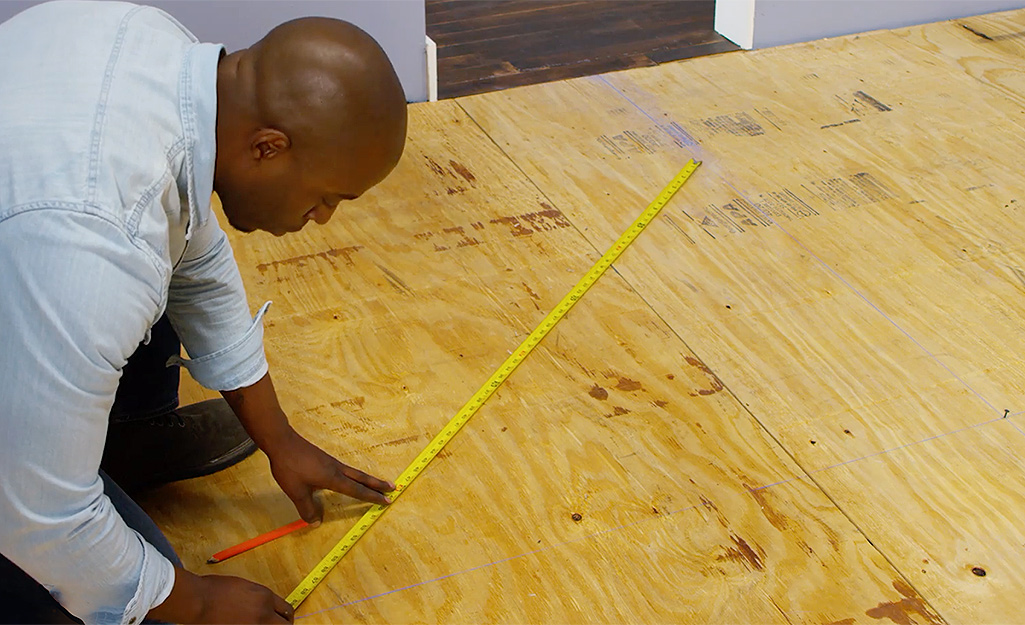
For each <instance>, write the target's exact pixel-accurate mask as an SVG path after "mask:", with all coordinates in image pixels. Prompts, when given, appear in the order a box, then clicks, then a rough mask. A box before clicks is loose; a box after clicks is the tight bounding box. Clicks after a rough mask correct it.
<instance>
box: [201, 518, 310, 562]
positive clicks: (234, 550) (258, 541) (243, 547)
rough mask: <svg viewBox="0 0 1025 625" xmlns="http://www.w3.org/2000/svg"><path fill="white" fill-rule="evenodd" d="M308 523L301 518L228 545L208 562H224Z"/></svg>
mask: <svg viewBox="0 0 1025 625" xmlns="http://www.w3.org/2000/svg"><path fill="white" fill-rule="evenodd" d="M308 525H309V523H307V522H306V521H303V520H302V519H299V520H298V521H292V522H291V523H289V524H288V525H283V526H281V527H279V528H278V529H276V530H271V531H269V532H267V533H266V534H260V535H259V536H257V537H256V538H250V539H249V540H247V541H245V542H243V543H239V544H237V545H235V546H234V547H228V548H227V549H225V550H224V551H218V552H217V553H215V554H214V555H212V556H210V559H209V560H207V561H206V563H207V564H217V563H218V562H224V561H225V560H227V559H228V558H230V557H232V556H237V555H238V554H240V553H242V552H244V551H249V550H250V549H252V548H253V547H259V546H260V545H263V544H266V543H269V542H270V541H272V540H274V539H275V538H281V537H282V536H284V535H285V534H291V533H292V532H294V531H295V530H299V529H302V528H304V527H306V526H308Z"/></svg>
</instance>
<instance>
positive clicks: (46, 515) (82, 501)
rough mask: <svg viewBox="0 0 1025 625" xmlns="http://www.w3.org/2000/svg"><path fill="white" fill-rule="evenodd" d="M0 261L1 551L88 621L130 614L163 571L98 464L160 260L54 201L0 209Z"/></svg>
mask: <svg viewBox="0 0 1025 625" xmlns="http://www.w3.org/2000/svg"><path fill="white" fill-rule="evenodd" d="M0 267H3V279H2V282H3V285H4V289H3V295H2V297H0V346H2V349H0V552H3V554H4V555H5V556H7V558H8V559H10V560H11V561H12V562H14V563H15V564H17V565H18V566H19V567H21V568H22V569H23V570H24V571H25V572H27V573H28V574H29V575H31V576H32V577H33V578H34V579H36V580H37V581H38V582H39V583H41V584H43V585H44V586H45V587H47V588H48V589H50V591H51V592H52V593H53V595H54V596H55V597H56V598H57V599H58V600H59V601H60V603H61V604H62V605H64V607H65V608H67V609H68V611H70V612H72V613H73V614H75V615H76V616H78V617H79V618H80V619H82V620H83V621H85V622H86V623H131V624H132V625H134V624H136V623H140V622H141V621H142V620H143V618H144V617H145V616H146V613H147V611H148V610H149V608H150V607H151V606H152V605H154V604H156V603H158V602H160V601H162V600H163V599H164V598H165V597H166V596H167V594H168V592H169V591H170V590H171V587H172V584H173V582H174V571H173V568H172V566H171V563H170V562H168V561H167V559H166V558H164V557H163V556H162V555H161V554H160V553H159V552H158V551H157V550H156V548H154V547H153V546H151V545H149V544H148V543H147V542H145V540H143V538H142V537H141V536H140V535H139V534H138V533H136V532H135V531H134V530H132V529H131V528H129V527H128V526H127V525H126V524H125V522H124V521H123V520H122V518H121V516H120V515H119V514H118V513H117V511H116V510H115V509H114V507H113V505H112V504H111V501H110V499H109V498H108V497H107V496H106V495H104V493H103V484H102V481H101V480H100V478H99V474H98V469H99V464H100V458H101V456H102V453H103V444H104V438H105V434H106V429H107V420H108V416H109V412H110V407H111V403H112V402H113V399H114V393H115V390H116V389H117V385H118V379H119V377H120V372H119V368H120V367H121V366H122V365H123V364H124V363H125V361H126V360H127V358H128V356H129V355H131V353H132V352H133V351H134V350H135V348H136V347H137V345H138V343H139V341H140V340H141V339H142V337H143V335H144V334H145V332H146V330H147V328H148V327H149V326H150V324H151V323H152V322H153V316H154V314H156V312H157V310H158V308H159V299H160V295H159V293H157V292H155V291H156V290H155V289H154V288H153V287H152V285H159V284H160V276H159V273H158V272H157V270H156V268H155V265H154V263H152V262H149V261H148V259H147V258H146V256H145V255H144V254H143V253H142V252H141V251H140V250H139V249H137V248H135V247H134V246H133V245H132V243H131V242H130V241H129V240H127V239H126V238H125V237H124V235H123V234H122V233H121V232H120V230H119V229H118V228H117V227H115V226H114V225H112V224H111V223H109V222H107V221H105V220H104V219H102V218H100V217H95V216H92V215H86V214H83V213H77V212H72V211H67V210H57V209H41V210H33V211H31V212H26V213H22V214H19V215H15V216H13V217H10V218H8V219H6V220H5V221H3V222H0Z"/></svg>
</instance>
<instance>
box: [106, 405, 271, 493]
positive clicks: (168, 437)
mask: <svg viewBox="0 0 1025 625" xmlns="http://www.w3.org/2000/svg"><path fill="white" fill-rule="evenodd" d="M254 451H256V443H255V442H253V439H251V438H249V435H248V434H247V433H246V431H245V429H244V428H243V427H242V424H241V423H240V422H239V420H238V418H237V417H236V416H235V413H234V412H232V410H231V408H230V407H229V406H228V402H226V401H224V400H223V399H210V400H207V401H203V402H199V403H198V404H191V405H189V406H182V407H180V408H177V409H175V410H172V411H171V412H168V413H166V414H162V415H160V416H157V417H153V418H151V419H141V420H137V421H126V422H121V423H111V424H110V426H109V427H108V429H107V442H106V445H105V446H104V449H103V460H102V461H101V462H100V468H101V469H103V470H104V471H106V473H107V475H109V476H110V477H111V478H113V480H114V481H115V482H117V484H118V485H119V486H120V487H121V488H123V489H125V490H126V491H130V490H138V489H140V488H148V487H151V486H157V485H159V484H166V483H168V482H176V481H178V480H187V479H189V478H193V477H200V476H202V475H209V474H211V473H216V472H217V471H220V470H221V469H226V468H228V467H230V466H232V465H234V464H237V463H239V462H241V461H242V460H243V459H245V458H247V457H248V456H250V455H251V454H252V453H253V452H254Z"/></svg>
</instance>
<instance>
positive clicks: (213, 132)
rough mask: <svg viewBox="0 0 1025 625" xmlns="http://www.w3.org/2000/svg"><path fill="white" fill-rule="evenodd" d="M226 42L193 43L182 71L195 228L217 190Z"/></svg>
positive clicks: (187, 164)
mask: <svg viewBox="0 0 1025 625" xmlns="http://www.w3.org/2000/svg"><path fill="white" fill-rule="evenodd" d="M223 51H224V46H222V45H220V44H213V43H197V44H194V45H193V46H192V47H191V48H190V50H189V52H188V56H187V58H186V60H185V67H184V68H183V69H184V71H183V72H182V97H181V113H182V123H183V125H184V128H185V172H184V173H185V176H186V186H187V187H188V198H189V217H190V219H189V226H188V228H187V230H186V234H185V236H186V238H187V239H188V238H191V234H192V230H193V228H196V227H198V226H200V225H202V224H203V223H204V222H206V220H207V219H208V218H209V217H210V214H211V212H210V197H211V196H212V195H213V190H214V164H215V163H216V159H217V64H218V62H219V61H220V58H221V54H222V52H223Z"/></svg>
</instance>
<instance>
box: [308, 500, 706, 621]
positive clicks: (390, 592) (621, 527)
mask: <svg viewBox="0 0 1025 625" xmlns="http://www.w3.org/2000/svg"><path fill="white" fill-rule="evenodd" d="M700 506H701V504H694V505H692V506H686V507H684V508H680V509H678V510H671V511H667V512H663V513H662V514H660V515H659V516H658V517H654V516H651V517H649V516H645V517H643V518H641V519H638V520H636V521H633V522H631V523H624V524H623V525H617V526H616V527H609V528H606V529H603V530H600V531H598V532H594V533H592V534H587V535H585V536H578V537H577V538H573V539H571V540H565V541H563V542H560V543H555V544H553V545H549V546H547V547H542V548H541V549H534V550H532V551H525V552H523V553H521V554H517V555H514V556H509V557H508V558H502V559H500V560H494V561H492V562H488V563H486V564H481V565H479V566H474V567H470V568H468V569H462V570H459V571H454V572H452V573H446V574H445V575H441V576H439V577H435V578H432V579H427V580H423V581H420V582H416V583H415V584H409V585H408V586H403V587H401V588H393V589H392V590H386V591H384V592H381V593H377V594H376V595H367V596H366V597H362V598H360V599H353V600H352V601H347V602H345V603H340V604H338V605H335V606H331V607H329V608H324V609H322V610H318V611H316V612H311V613H310V614H304V615H302V616H297V617H295V620H297V621H298V620H300V619H305V618H310V617H312V616H316V615H318V614H323V613H324V612H330V611H331V610H337V609H339V608H344V607H346V606H350V605H355V604H357V603H363V602H366V601H373V600H374V599H379V598H381V597H386V596H388V595H393V594H395V593H397V592H402V591H404V590H411V589H413V588H418V587H420V586H426V585H427V584H433V583H434V582H440V581H442V580H445V579H448V578H450V577H456V576H457V575H463V574H464V573H472V572H474V571H479V570H481V569H486V568H490V567H492V566H497V565H499V564H504V563H506V562H511V561H513V560H517V559H519V558H525V557H527V556H532V555H535V554H538V553H542V552H545V551H551V550H552V549H556V548H558V547H565V546H566V545H572V544H573V543H578V542H582V541H585V540H590V539H592V538H597V537H598V536H603V535H605V534H610V533H612V532H618V531H620V530H624V529H627V528H630V527H633V526H635V525H640V524H641V523H645V522H649V521H653V520H656V519H658V518H664V517H668V516H671V515H674V514H678V513H680V512H687V511H689V510H696V509H697V508H698V507H700Z"/></svg>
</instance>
